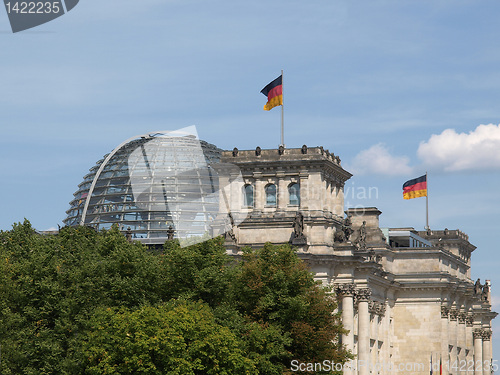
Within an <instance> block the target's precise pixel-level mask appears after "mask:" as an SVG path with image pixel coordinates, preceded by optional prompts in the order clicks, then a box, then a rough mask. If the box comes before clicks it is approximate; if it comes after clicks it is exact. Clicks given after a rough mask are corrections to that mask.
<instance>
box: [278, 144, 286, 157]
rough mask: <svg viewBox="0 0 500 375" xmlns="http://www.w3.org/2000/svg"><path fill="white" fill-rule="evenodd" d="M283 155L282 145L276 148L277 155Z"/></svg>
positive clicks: (283, 148)
mask: <svg viewBox="0 0 500 375" xmlns="http://www.w3.org/2000/svg"><path fill="white" fill-rule="evenodd" d="M284 153H285V147H284V146H283V145H280V147H278V154H280V155H283V154H284Z"/></svg>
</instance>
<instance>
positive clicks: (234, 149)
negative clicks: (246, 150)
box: [233, 147, 238, 157]
mask: <svg viewBox="0 0 500 375" xmlns="http://www.w3.org/2000/svg"><path fill="white" fill-rule="evenodd" d="M236 156H238V149H237V148H236V147H235V148H233V157H236Z"/></svg>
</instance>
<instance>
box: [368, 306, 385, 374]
mask: <svg viewBox="0 0 500 375" xmlns="http://www.w3.org/2000/svg"><path fill="white" fill-rule="evenodd" d="M368 307H369V312H370V314H371V329H370V331H371V337H370V338H371V339H372V340H374V344H373V350H372V353H371V356H370V362H371V364H372V365H375V364H376V363H377V362H379V363H383V360H382V353H380V355H379V352H378V348H379V345H382V343H383V341H384V339H383V337H381V336H382V332H381V330H380V326H381V323H382V309H383V305H382V304H381V303H380V302H375V301H372V302H369V303H368ZM370 341H371V340H370ZM379 373H380V372H379V371H375V370H374V371H373V374H379Z"/></svg>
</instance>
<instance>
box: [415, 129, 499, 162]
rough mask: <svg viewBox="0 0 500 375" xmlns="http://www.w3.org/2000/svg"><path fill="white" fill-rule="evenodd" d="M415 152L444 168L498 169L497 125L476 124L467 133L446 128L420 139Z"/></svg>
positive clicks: (424, 160)
mask: <svg viewBox="0 0 500 375" xmlns="http://www.w3.org/2000/svg"><path fill="white" fill-rule="evenodd" d="M417 154H418V157H419V158H420V159H421V160H422V161H423V162H424V164H426V165H429V166H433V167H439V168H443V169H444V170H445V171H463V170H474V169H500V125H498V126H497V125H493V124H489V125H479V126H478V127H477V128H476V129H475V130H473V131H471V132H469V133H468V134H467V133H457V132H456V131H455V130H454V129H446V130H444V131H443V132H442V133H441V134H439V135H437V134H433V135H432V136H431V137H430V138H429V140H428V141H427V142H425V141H424V142H421V143H420V146H419V147H418V151H417Z"/></svg>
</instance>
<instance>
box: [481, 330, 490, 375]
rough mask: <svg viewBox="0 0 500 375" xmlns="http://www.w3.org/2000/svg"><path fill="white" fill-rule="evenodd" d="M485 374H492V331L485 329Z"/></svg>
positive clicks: (483, 337)
mask: <svg viewBox="0 0 500 375" xmlns="http://www.w3.org/2000/svg"><path fill="white" fill-rule="evenodd" d="M482 339H483V373H484V375H490V373H491V354H490V353H491V330H490V329H483V332H482Z"/></svg>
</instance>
